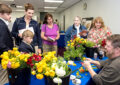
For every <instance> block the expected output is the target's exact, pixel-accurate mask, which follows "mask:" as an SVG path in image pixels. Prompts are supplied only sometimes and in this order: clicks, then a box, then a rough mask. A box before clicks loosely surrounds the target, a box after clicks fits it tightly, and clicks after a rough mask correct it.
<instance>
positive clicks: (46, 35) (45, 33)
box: [41, 13, 60, 53]
mask: <svg viewBox="0 0 120 85" xmlns="http://www.w3.org/2000/svg"><path fill="white" fill-rule="evenodd" d="M43 23H44V24H43V25H42V29H41V38H42V39H43V53H45V52H49V51H56V53H57V40H58V39H59V37H60V34H59V28H58V26H57V24H54V22H53V16H52V15H51V14H49V13H48V14H46V15H45V18H44V22H43Z"/></svg>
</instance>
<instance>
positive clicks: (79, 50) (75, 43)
mask: <svg viewBox="0 0 120 85" xmlns="http://www.w3.org/2000/svg"><path fill="white" fill-rule="evenodd" d="M84 43H85V40H84V39H83V38H79V37H75V38H74V39H73V40H70V41H68V44H67V47H66V51H65V52H64V58H65V60H70V59H72V60H81V59H82V58H83V54H84V50H85V48H84V46H83V45H84Z"/></svg>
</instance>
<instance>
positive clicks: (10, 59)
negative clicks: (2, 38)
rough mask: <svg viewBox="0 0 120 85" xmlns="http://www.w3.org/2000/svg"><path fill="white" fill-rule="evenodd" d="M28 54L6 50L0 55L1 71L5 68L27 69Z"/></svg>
mask: <svg viewBox="0 0 120 85" xmlns="http://www.w3.org/2000/svg"><path fill="white" fill-rule="evenodd" d="M29 57H30V54H24V53H20V52H19V51H18V48H13V50H8V51H6V52H4V53H3V54H2V55H0V58H2V60H1V65H2V68H3V69H7V68H12V69H16V68H25V67H27V63H26V62H27V60H28V58H29Z"/></svg>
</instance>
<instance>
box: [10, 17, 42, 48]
mask: <svg viewBox="0 0 120 85" xmlns="http://www.w3.org/2000/svg"><path fill="white" fill-rule="evenodd" d="M29 27H33V30H34V33H35V34H34V37H33V42H32V43H33V45H34V46H37V45H38V47H39V48H41V47H42V40H41V36H40V35H41V34H40V28H39V25H38V23H37V21H35V20H33V19H31V21H30V24H29ZM25 28H26V22H25V20H24V16H23V17H21V18H17V19H16V20H15V22H14V24H13V28H12V32H11V33H12V35H13V37H15V39H16V44H17V45H18V46H19V45H20V43H21V41H22V39H21V38H20V37H19V36H18V34H19V30H21V29H25Z"/></svg>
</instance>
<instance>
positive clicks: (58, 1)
mask: <svg viewBox="0 0 120 85" xmlns="http://www.w3.org/2000/svg"><path fill="white" fill-rule="evenodd" d="M44 2H49V3H63V2H64V1H63V0H44Z"/></svg>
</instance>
